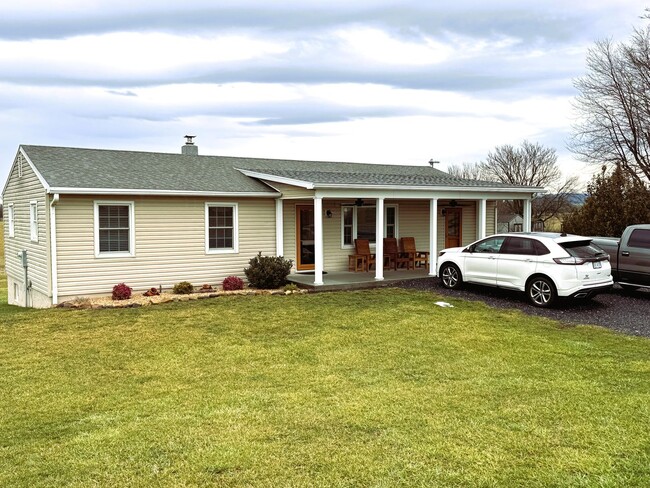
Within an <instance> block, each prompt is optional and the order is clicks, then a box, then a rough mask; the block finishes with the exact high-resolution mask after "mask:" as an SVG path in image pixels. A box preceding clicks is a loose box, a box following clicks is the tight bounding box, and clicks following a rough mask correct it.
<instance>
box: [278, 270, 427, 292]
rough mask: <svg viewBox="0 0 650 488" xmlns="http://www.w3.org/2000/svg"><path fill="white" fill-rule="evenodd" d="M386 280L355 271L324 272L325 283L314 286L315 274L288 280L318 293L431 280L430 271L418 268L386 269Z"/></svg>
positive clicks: (301, 275)
mask: <svg viewBox="0 0 650 488" xmlns="http://www.w3.org/2000/svg"><path fill="white" fill-rule="evenodd" d="M383 274H384V278H383V279H382V280H377V279H376V276H375V271H374V270H372V271H368V272H358V273H355V272H354V271H334V272H328V271H323V283H322V284H321V285H315V284H314V273H313V272H307V273H294V274H291V275H289V277H288V278H287V279H288V280H289V282H291V283H295V284H296V285H298V286H299V287H300V288H306V289H315V290H318V291H335V290H360V289H365V288H378V287H382V286H391V285H393V284H395V283H397V282H400V281H405V280H421V279H431V278H432V277H431V276H430V275H429V270H428V269H425V268H416V269H415V270H405V269H398V270H387V269H384V273H383Z"/></svg>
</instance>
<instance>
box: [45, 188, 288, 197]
mask: <svg viewBox="0 0 650 488" xmlns="http://www.w3.org/2000/svg"><path fill="white" fill-rule="evenodd" d="M48 193H60V194H65V195H88V194H92V195H144V196H188V197H230V198H232V197H260V198H262V197H266V198H279V197H280V194H279V193H276V192H261V191H257V192H256V191H249V192H227V191H185V190H146V189H137V188H75V187H54V188H50V189H49V190H48Z"/></svg>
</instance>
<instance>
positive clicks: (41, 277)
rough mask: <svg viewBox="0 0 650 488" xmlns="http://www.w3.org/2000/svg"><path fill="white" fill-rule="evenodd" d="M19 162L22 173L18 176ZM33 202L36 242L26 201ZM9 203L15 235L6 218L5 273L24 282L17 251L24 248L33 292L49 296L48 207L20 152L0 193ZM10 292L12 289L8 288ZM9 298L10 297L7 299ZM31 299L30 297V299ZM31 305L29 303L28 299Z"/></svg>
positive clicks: (34, 176) (37, 182)
mask: <svg viewBox="0 0 650 488" xmlns="http://www.w3.org/2000/svg"><path fill="white" fill-rule="evenodd" d="M19 165H22V176H19ZM32 201H36V202H37V209H38V242H34V241H32V240H31V232H30V210H29V206H30V202H32ZM10 204H13V207H14V216H15V237H9V222H6V223H5V226H4V237H5V263H6V273H7V276H8V277H9V278H10V279H12V280H14V281H16V282H20V283H21V286H24V270H23V267H22V263H21V261H20V260H19V259H18V257H17V254H18V252H20V251H22V250H23V249H26V250H27V263H28V279H29V280H30V281H31V283H32V290H33V293H39V294H42V295H45V296H50V295H51V293H50V247H49V238H48V237H49V211H48V209H49V207H48V200H47V194H46V192H45V188H44V187H43V185H42V184H41V182H40V181H39V179H38V176H37V175H36V173H35V172H34V171H33V170H32V168H31V166H30V165H29V163H28V162H27V161H26V160H25V158H24V157H23V156H22V154H18V156H17V158H16V161H15V164H14V165H13V167H12V169H11V173H10V174H9V179H8V181H7V187H6V190H5V194H4V206H5V209H6V208H7V207H8V206H9V205H10ZM5 215H6V216H8V212H7V211H6V210H5ZM9 292H10V294H12V293H13V290H11V289H10V290H9ZM10 301H11V299H10ZM30 301H31V300H30ZM30 305H31V303H30Z"/></svg>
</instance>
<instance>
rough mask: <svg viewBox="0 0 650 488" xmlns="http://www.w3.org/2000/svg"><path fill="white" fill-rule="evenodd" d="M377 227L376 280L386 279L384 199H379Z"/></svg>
mask: <svg viewBox="0 0 650 488" xmlns="http://www.w3.org/2000/svg"><path fill="white" fill-rule="evenodd" d="M375 214H376V217H377V221H376V225H375V230H376V232H375V241H376V245H375V279H376V280H383V279H384V199H383V198H378V199H377V206H376V212H375Z"/></svg>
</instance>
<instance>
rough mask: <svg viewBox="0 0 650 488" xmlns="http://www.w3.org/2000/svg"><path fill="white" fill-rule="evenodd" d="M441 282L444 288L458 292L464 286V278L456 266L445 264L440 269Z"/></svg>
mask: <svg viewBox="0 0 650 488" xmlns="http://www.w3.org/2000/svg"><path fill="white" fill-rule="evenodd" d="M440 281H441V282H442V286H444V287H445V288H449V289H450V290H457V289H458V288H460V287H461V285H462V284H463V277H462V276H461V274H460V270H459V269H458V266H456V265H455V264H451V263H447V264H443V265H442V268H440Z"/></svg>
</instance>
